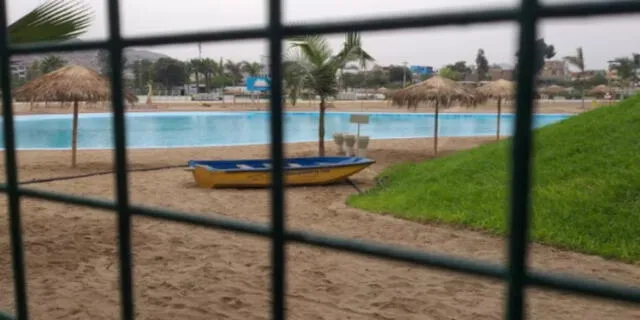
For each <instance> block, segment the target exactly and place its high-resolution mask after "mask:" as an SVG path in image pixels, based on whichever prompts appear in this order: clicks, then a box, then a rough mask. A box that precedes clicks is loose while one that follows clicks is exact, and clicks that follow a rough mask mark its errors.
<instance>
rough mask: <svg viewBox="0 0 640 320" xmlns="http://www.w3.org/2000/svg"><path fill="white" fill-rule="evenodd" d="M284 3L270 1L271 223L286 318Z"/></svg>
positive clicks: (278, 299) (277, 307) (277, 306)
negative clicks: (283, 83)
mask: <svg viewBox="0 0 640 320" xmlns="http://www.w3.org/2000/svg"><path fill="white" fill-rule="evenodd" d="M282 41H283V39H282V3H281V0H269V59H270V64H271V67H270V69H271V160H272V164H271V167H272V171H271V225H272V230H273V233H272V237H273V238H272V248H271V263H272V268H273V269H272V283H271V286H272V299H273V301H272V303H273V304H272V316H273V319H279V320H280V319H285V306H286V304H285V289H286V281H285V280H286V279H285V278H286V272H285V259H286V258H285V239H284V233H285V214H284V183H283V181H284V178H283V174H284V172H283V171H284V169H283V162H284V161H283V160H284V146H283V142H282V140H283V139H284V138H283V122H284V121H283V117H282V115H283V111H282V81H281V79H282V77H281V75H282V69H281V68H282V60H281V59H282Z"/></svg>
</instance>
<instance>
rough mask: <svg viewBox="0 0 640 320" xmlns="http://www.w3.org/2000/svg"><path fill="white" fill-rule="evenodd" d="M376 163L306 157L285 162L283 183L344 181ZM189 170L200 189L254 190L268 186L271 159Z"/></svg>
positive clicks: (201, 163) (194, 165) (196, 163)
mask: <svg viewBox="0 0 640 320" xmlns="http://www.w3.org/2000/svg"><path fill="white" fill-rule="evenodd" d="M373 163H375V161H374V160H371V159H367V158H361V157H305V158H288V159H285V160H284V180H285V181H284V182H285V185H287V186H293V185H321V184H330V183H335V182H339V181H343V180H346V179H347V178H349V177H350V176H352V175H353V174H355V173H358V172H359V171H362V170H363V169H365V168H367V167H368V166H370V165H372V164H373ZM188 165H189V169H187V170H189V171H191V172H192V174H193V178H194V179H195V182H196V184H197V185H198V186H199V187H202V188H252V187H253V188H255V187H268V186H270V185H271V160H270V159H263V160H219V161H206V160H190V161H189V162H188Z"/></svg>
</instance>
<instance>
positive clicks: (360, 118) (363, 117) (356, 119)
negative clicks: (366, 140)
mask: <svg viewBox="0 0 640 320" xmlns="http://www.w3.org/2000/svg"><path fill="white" fill-rule="evenodd" d="M349 122H350V123H355V124H357V126H358V132H357V134H356V145H357V144H358V141H360V125H361V124H369V115H368V114H352V115H351V117H350V118H349ZM357 155H358V156H360V149H358V151H357Z"/></svg>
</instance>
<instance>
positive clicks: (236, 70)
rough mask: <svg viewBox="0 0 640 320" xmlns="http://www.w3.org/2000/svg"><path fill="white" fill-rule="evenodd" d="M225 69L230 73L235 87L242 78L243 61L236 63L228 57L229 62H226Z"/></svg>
mask: <svg viewBox="0 0 640 320" xmlns="http://www.w3.org/2000/svg"><path fill="white" fill-rule="evenodd" d="M224 69H225V70H226V71H227V73H228V74H229V77H230V78H231V82H232V83H233V86H234V87H235V86H236V84H237V83H238V82H239V81H241V80H242V62H239V63H235V62H233V61H231V60H228V59H227V62H225V63H224Z"/></svg>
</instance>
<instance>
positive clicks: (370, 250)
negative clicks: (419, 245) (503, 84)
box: [0, 0, 640, 320]
mask: <svg viewBox="0 0 640 320" xmlns="http://www.w3.org/2000/svg"><path fill="white" fill-rule="evenodd" d="M107 3H108V19H109V38H108V40H106V41H86V42H82V43H71V44H69V43H65V44H49V43H40V44H32V45H19V46H14V45H9V43H8V38H7V11H6V2H5V1H4V0H2V1H0V24H1V26H0V27H1V28H2V33H1V35H0V36H1V41H0V52H2V53H4V54H2V56H1V59H2V60H1V61H0V63H1V69H0V76H1V78H0V81H1V82H2V93H3V95H2V102H3V105H4V108H3V110H2V116H3V130H4V143H5V151H4V154H5V167H6V182H5V183H3V184H0V192H3V193H6V194H7V195H8V212H9V218H10V223H9V231H10V237H11V255H12V263H13V277H14V286H15V290H14V291H15V302H16V308H15V310H16V315H10V314H8V313H5V312H0V319H25V320H26V319H28V307H27V290H26V276H25V266H24V250H23V246H22V233H21V222H20V199H21V197H28V198H35V199H41V200H46V201H52V202H59V203H67V204H74V205H78V206H86V207H91V208H99V209H106V210H108V211H111V212H115V213H117V215H118V239H119V241H118V242H119V243H118V246H119V255H120V259H119V260H120V293H121V306H122V307H121V313H122V319H127V320H128V319H133V318H134V314H135V313H134V301H133V294H132V292H133V290H132V288H133V277H132V259H131V217H132V215H138V216H145V217H149V218H155V219H161V220H165V221H173V222H178V223H185V224H191V225H197V226H202V227H206V228H212V229H219V230H227V231H235V232H240V233H243V234H250V235H256V236H262V237H269V238H271V240H272V249H271V253H272V254H271V260H272V286H271V288H272V289H271V291H272V293H271V294H272V299H271V300H272V318H274V319H285V311H286V303H285V298H286V285H285V275H286V272H285V270H286V269H285V255H284V253H285V245H286V243H287V242H292V243H304V244H307V245H312V246H317V247H323V248H332V249H335V250H340V251H344V252H351V253H355V254H361V255H368V256H373V257H377V258H381V259H390V260H394V261H403V262H407V263H412V264H416V265H420V266H424V267H430V268H437V269H444V270H450V271H456V272H462V273H466V274H471V275H477V276H483V277H487V278H493V279H501V280H504V281H505V282H506V283H507V293H506V299H505V318H507V319H524V318H525V305H524V301H525V289H526V287H527V286H537V287H541V288H546V289H551V290H558V291H565V292H570V293H575V294H583V295H588V296H593V297H600V298H607V299H614V300H619V301H626V302H631V303H640V290H638V289H637V288H632V287H626V286H623V285H616V284H612V283H606V282H596V281H593V280H588V279H583V278H579V277H574V276H571V275H560V274H551V273H544V272H538V271H533V270H528V269H527V264H526V257H527V248H528V232H529V214H530V210H529V206H530V203H529V199H530V198H529V192H530V171H531V148H532V130H531V129H532V115H533V110H532V101H533V99H532V98H533V86H534V75H535V72H534V66H533V63H530V62H531V61H534V59H535V53H536V52H535V40H536V27H537V22H538V21H539V20H540V19H543V18H568V17H586V16H604V15H617V14H630V13H638V12H640V1H638V0H620V1H603V2H601V3H594V2H589V3H578V4H576V3H572V4H560V5H553V6H550V5H541V4H540V3H538V1H537V0H522V3H521V4H520V5H519V7H518V8H496V9H486V10H468V11H455V12H445V13H439V14H418V15H405V16H395V17H386V18H370V19H360V20H357V21H344V22H332V23H317V24H304V25H284V24H283V22H282V0H268V3H269V13H268V17H269V23H268V26H267V27H266V28H254V29H238V30H228V31H217V32H213V31H212V32H199V33H185V34H172V35H163V36H151V37H132V38H123V37H122V36H121V30H120V6H119V1H118V0H108V1H107ZM505 21H515V22H518V24H519V26H520V31H519V33H520V34H519V52H520V53H521V54H520V55H519V57H518V70H517V71H518V72H517V74H518V77H517V83H518V85H517V94H516V101H517V102H516V122H515V132H514V135H513V138H512V139H513V146H512V167H511V171H512V172H511V175H512V180H511V181H512V182H511V208H510V220H509V228H510V229H509V230H510V232H509V234H510V236H509V238H508V241H509V246H508V263H507V265H506V266H504V265H499V264H492V263H486V262H480V261H474V260H468V259H464V258H458V257H451V256H447V255H439V254H433V253H428V252H421V251H415V250H408V249H405V248H401V247H393V246H388V245H384V244H377V243H372V242H368V241H355V240H350V239H344V238H337V237H329V236H324V235H321V234H315V233H310V232H306V231H303V230H291V229H286V228H285V214H284V200H285V199H284V186H283V181H284V180H283V157H284V148H283V121H282V116H283V106H282V99H281V98H282V85H281V82H280V81H273V82H272V88H271V92H272V94H271V113H272V115H271V158H272V160H273V166H272V182H273V183H272V186H271V210H272V220H271V225H263V224H255V223H248V222H243V221H239V220H233V219H222V218H210V217H203V216H197V215H193V214H190V213H187V212H175V211H168V210H162V209H157V208H149V207H144V206H137V205H131V204H130V203H129V190H128V180H127V161H126V135H125V111H124V103H123V94H122V77H121V75H122V71H123V70H122V64H121V62H122V59H123V57H122V55H123V49H124V48H127V47H132V46H145V45H163V44H180V43H190V42H206V41H225V40H241V39H265V38H266V39H268V40H269V44H270V46H269V57H270V70H271V72H272V78H273V79H280V76H281V67H282V63H281V56H282V50H283V48H282V42H283V40H284V39H286V38H287V37H289V36H293V35H303V34H321V33H339V32H347V31H380V30H398V29H407V28H418V27H423V28H426V27H435V26H445V25H466V24H474V23H490V22H505ZM88 49H104V50H108V51H109V52H110V59H111V60H110V62H111V66H112V69H113V70H112V71H113V73H112V74H113V75H120V76H114V77H112V79H111V81H112V88H113V89H112V94H113V99H112V101H113V115H114V117H113V130H114V142H115V151H116V152H115V166H116V175H115V180H116V181H115V182H116V187H117V194H116V201H115V202H114V201H106V200H102V199H92V198H86V197H76V196H72V195H66V194H61V193H55V192H47V191H40V190H34V189H30V188H26V187H19V186H18V172H17V163H16V162H17V161H16V146H15V132H14V119H13V106H12V97H11V83H10V81H11V76H10V68H9V62H10V58H11V56H13V55H17V54H33V53H44V52H55V51H57V52H62V51H75V50H88Z"/></svg>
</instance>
